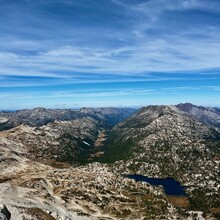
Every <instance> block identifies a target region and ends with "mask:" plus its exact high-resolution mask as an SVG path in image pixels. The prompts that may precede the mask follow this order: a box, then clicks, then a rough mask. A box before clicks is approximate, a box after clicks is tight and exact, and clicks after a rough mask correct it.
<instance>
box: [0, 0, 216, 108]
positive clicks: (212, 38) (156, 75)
mask: <svg viewBox="0 0 220 220" xmlns="http://www.w3.org/2000/svg"><path fill="white" fill-rule="evenodd" d="M219 97H220V1H219V0H211V1H210V0H38V1H35V0H10V1H8V0H0V109H22V108H33V107H37V106H43V107H49V108H73V107H82V106H94V107H96V106H144V105H149V104H177V103H180V102H192V103H194V104H197V105H205V106H220V98H219Z"/></svg>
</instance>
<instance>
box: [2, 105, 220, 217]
mask: <svg viewBox="0 0 220 220" xmlns="http://www.w3.org/2000/svg"><path fill="white" fill-rule="evenodd" d="M219 123H220V110H219V109H218V108H206V107H201V106H195V105H192V104H190V103H184V104H179V105H176V106H174V105H173V106H165V105H155V106H146V107H142V108H140V109H138V110H135V109H128V108H82V109H79V110H70V109H67V110H66V109H62V110H60V109H45V108H36V109H32V110H20V111H16V112H1V113H0V130H1V132H0V168H1V174H0V204H1V207H0V219H6V220H9V219H11V220H28V219H33V220H41V219H42V220H47V219H48V220H78V219H79V220H84V219H94V220H95V219H100V220H101V219H109V220H110V219H112V220H113V219H131V220H133V219H137V220H139V219H140V220H141V219H189V220H190V219H210V220H211V219H219V216H220V203H219V201H220V196H219V195H220V178H219V176H220V175H219V174H220V173H219V165H220V156H219V155H220V152H219V149H220V126H219V125H220V124H219ZM127 174H129V175H130V174H138V175H139V176H144V177H151V178H155V179H159V180H160V179H166V178H168V177H169V178H173V179H174V180H176V181H177V182H178V183H179V184H180V185H182V186H184V189H185V191H186V194H185V195H180V196H176V195H168V194H166V192H165V191H164V188H163V187H162V186H155V185H153V184H149V183H147V182H144V181H135V180H134V179H132V178H128V176H127Z"/></svg>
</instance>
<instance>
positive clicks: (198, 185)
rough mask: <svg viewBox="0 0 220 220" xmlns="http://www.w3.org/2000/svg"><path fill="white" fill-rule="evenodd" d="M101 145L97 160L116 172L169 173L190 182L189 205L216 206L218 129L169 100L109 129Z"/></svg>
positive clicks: (160, 174)
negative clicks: (173, 104) (100, 154)
mask: <svg viewBox="0 0 220 220" xmlns="http://www.w3.org/2000/svg"><path fill="white" fill-rule="evenodd" d="M104 151H105V154H104V155H103V157H102V158H101V159H100V160H99V161H102V162H111V163H113V162H115V163H114V166H115V170H116V172H126V173H138V174H142V175H145V176H151V177H160V178H165V177H173V178H175V179H176V180H178V181H180V182H181V183H182V184H184V185H188V186H192V187H188V188H187V191H188V193H189V194H190V200H191V208H193V209H200V210H201V209H202V210H207V209H208V207H209V208H210V207H213V208H216V207H220V204H219V202H218V201H220V197H219V187H218V186H219V185H220V179H219V164H220V157H219V155H220V130H219V128H218V127H214V126H212V125H209V124H207V123H205V122H201V120H198V119H197V118H196V117H194V116H192V115H190V114H186V113H185V112H183V111H180V110H178V109H177V108H176V107H175V106H148V107H143V108H141V109H140V110H139V111H137V112H136V113H135V114H133V115H132V116H131V117H129V118H128V119H126V120H125V121H123V122H121V123H119V124H118V125H116V126H115V127H114V128H113V129H112V130H111V132H110V134H109V139H108V141H107V142H106V146H105V149H104ZM193 186H195V187H193ZM195 201H197V202H195ZM198 201H200V202H198ZM201 201H202V202H201ZM200 206H201V207H200ZM199 207H200V208H199Z"/></svg>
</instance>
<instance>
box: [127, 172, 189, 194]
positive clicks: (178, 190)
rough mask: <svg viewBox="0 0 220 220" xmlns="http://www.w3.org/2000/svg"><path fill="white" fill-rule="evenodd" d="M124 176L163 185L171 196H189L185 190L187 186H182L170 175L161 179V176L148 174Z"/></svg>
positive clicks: (154, 184)
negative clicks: (147, 175) (152, 176)
mask: <svg viewBox="0 0 220 220" xmlns="http://www.w3.org/2000/svg"><path fill="white" fill-rule="evenodd" d="M124 176H125V177H128V178H131V179H134V180H136V181H143V182H147V183H149V184H151V185H153V186H163V189H164V191H165V193H166V195H169V196H187V194H186V192H185V187H184V186H182V185H181V184H180V183H179V182H177V181H176V180H175V179H173V178H170V177H168V178H165V179H160V178H149V177H146V176H142V175H136V174H129V175H124Z"/></svg>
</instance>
